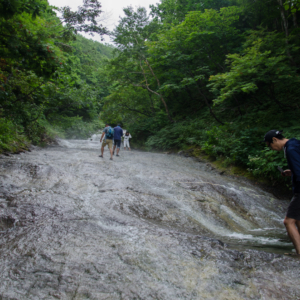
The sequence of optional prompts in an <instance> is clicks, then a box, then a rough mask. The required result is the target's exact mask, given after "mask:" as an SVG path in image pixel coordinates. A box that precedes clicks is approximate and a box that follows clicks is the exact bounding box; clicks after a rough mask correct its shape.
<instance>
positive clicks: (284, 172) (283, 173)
mask: <svg viewBox="0 0 300 300" xmlns="http://www.w3.org/2000/svg"><path fill="white" fill-rule="evenodd" d="M281 175H282V176H292V171H291V170H284V171H283V172H282V173H281Z"/></svg>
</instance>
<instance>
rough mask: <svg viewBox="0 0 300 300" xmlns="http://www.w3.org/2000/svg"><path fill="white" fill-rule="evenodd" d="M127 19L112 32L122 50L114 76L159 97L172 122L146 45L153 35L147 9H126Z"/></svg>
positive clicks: (113, 62)
mask: <svg viewBox="0 0 300 300" xmlns="http://www.w3.org/2000/svg"><path fill="white" fill-rule="evenodd" d="M124 13H125V17H124V18H121V19H120V22H119V24H118V26H117V27H116V28H115V30H114V31H113V32H112V36H113V37H114V39H113V41H114V43H115V44H116V46H117V49H118V56H117V57H116V58H115V59H114V60H113V61H112V62H111V64H112V66H113V70H112V74H113V77H115V76H116V78H117V79H118V81H119V82H120V83H122V84H123V85H128V84H130V85H132V86H136V87H142V88H144V89H146V90H148V91H149V92H150V93H152V94H154V95H156V96H158V97H159V99H160V101H161V102H162V104H163V106H164V109H165V111H166V114H167V116H168V118H169V120H170V121H171V122H173V119H172V117H171V115H170V112H169V109H168V105H167V103H166V101H165V99H164V96H163V94H162V93H160V92H158V91H157V90H158V89H159V88H160V86H161V84H160V81H159V78H158V76H157V75H156V73H155V70H154V69H153V67H152V65H151V64H150V62H149V59H148V57H147V52H146V46H145V41H146V40H147V38H149V36H150V35H151V32H149V30H148V29H149V28H148V25H149V18H148V16H147V12H146V9H145V8H141V7H140V8H138V9H137V11H134V10H133V8H132V7H127V8H125V9H124Z"/></svg>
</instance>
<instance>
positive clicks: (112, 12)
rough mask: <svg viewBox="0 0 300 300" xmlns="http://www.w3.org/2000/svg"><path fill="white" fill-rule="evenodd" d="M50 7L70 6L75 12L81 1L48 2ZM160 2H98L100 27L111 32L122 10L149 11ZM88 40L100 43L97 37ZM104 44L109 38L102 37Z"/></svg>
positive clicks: (141, 0) (157, 0)
mask: <svg viewBox="0 0 300 300" xmlns="http://www.w3.org/2000/svg"><path fill="white" fill-rule="evenodd" d="M48 2H49V4H50V5H54V6H57V7H62V6H70V7H71V8H72V10H77V7H78V6H81V5H82V2H83V1H82V0H48ZM159 2H160V0H100V3H101V5H102V10H103V14H102V16H101V19H102V22H101V23H102V25H104V26H105V27H107V28H108V29H109V30H112V29H113V28H114V27H115V26H116V25H117V24H118V20H119V16H122V15H123V8H124V7H127V6H129V5H132V6H133V7H138V6H143V7H146V8H147V9H148V11H149V5H150V4H156V3H159ZM86 37H88V38H93V39H95V40H97V41H100V38H99V37H96V36H94V37H91V36H89V35H87V36H86ZM104 38H105V42H108V43H109V42H110V38H109V37H107V36H106V37H104Z"/></svg>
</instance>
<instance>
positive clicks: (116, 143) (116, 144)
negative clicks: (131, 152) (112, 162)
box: [113, 124, 123, 156]
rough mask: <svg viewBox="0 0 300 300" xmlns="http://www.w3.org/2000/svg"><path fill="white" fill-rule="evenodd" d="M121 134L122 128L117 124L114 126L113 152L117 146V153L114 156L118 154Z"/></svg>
mask: <svg viewBox="0 0 300 300" xmlns="http://www.w3.org/2000/svg"><path fill="white" fill-rule="evenodd" d="M122 136H123V129H122V128H121V126H120V125H119V124H118V125H117V127H115V128H114V150H113V154H115V150H116V147H117V155H116V156H119V151H120V147H121V139H122Z"/></svg>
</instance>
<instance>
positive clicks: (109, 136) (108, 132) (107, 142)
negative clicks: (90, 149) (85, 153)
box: [99, 124, 114, 160]
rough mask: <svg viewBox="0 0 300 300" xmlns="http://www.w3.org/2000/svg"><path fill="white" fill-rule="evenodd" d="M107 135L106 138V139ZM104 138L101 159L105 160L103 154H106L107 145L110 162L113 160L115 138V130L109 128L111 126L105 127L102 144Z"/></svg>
mask: <svg viewBox="0 0 300 300" xmlns="http://www.w3.org/2000/svg"><path fill="white" fill-rule="evenodd" d="M104 135H105V137H104ZM103 137H104V140H103V143H102V146H101V155H99V157H102V158H103V152H104V147H105V146H106V145H107V146H108V149H109V152H110V160H113V149H112V145H113V138H114V130H113V129H112V128H111V127H110V126H109V124H106V125H105V128H104V130H103V132H102V135H101V138H100V143H101V142H102V139H103Z"/></svg>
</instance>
